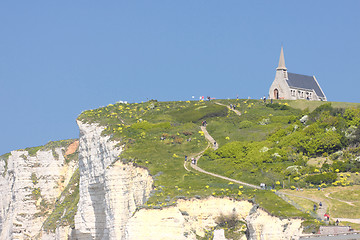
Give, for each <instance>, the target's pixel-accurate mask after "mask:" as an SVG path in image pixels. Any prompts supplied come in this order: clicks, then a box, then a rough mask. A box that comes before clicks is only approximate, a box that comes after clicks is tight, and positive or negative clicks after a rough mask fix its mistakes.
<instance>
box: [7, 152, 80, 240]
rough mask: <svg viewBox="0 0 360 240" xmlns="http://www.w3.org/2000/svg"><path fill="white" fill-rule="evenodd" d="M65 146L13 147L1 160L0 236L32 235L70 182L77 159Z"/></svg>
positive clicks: (19, 237) (8, 237)
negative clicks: (67, 156) (67, 154)
mask: <svg viewBox="0 0 360 240" xmlns="http://www.w3.org/2000/svg"><path fill="white" fill-rule="evenodd" d="M65 150H66V149H65V148H64V147H56V148H52V149H49V150H39V151H34V150H32V151H30V150H29V151H27V150H18V151H12V152H11V154H10V155H9V156H8V157H7V158H6V164H5V161H0V172H1V173H3V174H2V175H0V190H1V195H2V196H1V200H0V239H33V238H35V236H37V235H38V234H39V231H40V229H41V226H42V223H43V222H44V220H45V219H46V217H47V215H48V213H49V211H51V208H52V206H53V204H54V202H55V200H56V198H57V197H58V196H59V195H60V193H61V191H62V190H63V189H64V186H66V185H67V183H68V182H69V180H70V178H71V176H72V174H73V172H74V171H75V169H76V168H77V162H75V161H70V162H69V163H67V161H66V160H65V158H64V154H63V153H64V152H65Z"/></svg>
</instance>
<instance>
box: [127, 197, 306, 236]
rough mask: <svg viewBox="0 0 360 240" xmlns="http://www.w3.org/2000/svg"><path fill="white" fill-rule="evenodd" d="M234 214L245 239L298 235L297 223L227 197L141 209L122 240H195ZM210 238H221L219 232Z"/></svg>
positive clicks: (299, 227) (184, 201) (294, 220)
mask: <svg viewBox="0 0 360 240" xmlns="http://www.w3.org/2000/svg"><path fill="white" fill-rule="evenodd" d="M230 214H236V216H237V218H238V219H239V220H241V221H244V222H246V225H247V227H248V232H249V233H250V234H248V236H246V235H245V234H243V233H241V232H239V236H238V237H239V238H241V239H242V240H245V239H254V240H257V239H259V240H260V239H274V240H275V239H296V236H299V235H300V234H301V232H302V229H301V222H302V221H301V220H299V219H284V220H281V219H279V218H276V217H272V216H270V215H269V214H268V213H266V212H265V211H263V210H260V209H257V208H256V207H255V210H254V205H253V204H251V203H249V202H247V201H234V200H231V199H229V198H214V197H210V198H207V199H202V200H198V199H193V200H179V201H178V202H177V205H176V206H174V207H169V208H164V209H162V210H159V209H141V210H139V211H138V212H136V213H135V214H134V216H133V217H131V218H130V219H129V221H128V223H127V225H126V236H125V238H124V239H126V240H135V239H157V240H158V239H164V240H165V239H179V240H180V239H194V240H195V239H196V235H198V236H201V237H204V236H205V232H206V231H212V230H213V229H214V227H216V226H217V223H216V221H217V219H218V217H219V216H220V215H225V216H228V215H230ZM214 237H215V238H214V239H217V240H220V239H224V238H225V236H224V234H223V231H221V229H219V230H218V231H217V232H215V234H214Z"/></svg>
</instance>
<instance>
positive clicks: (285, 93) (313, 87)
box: [269, 46, 327, 101]
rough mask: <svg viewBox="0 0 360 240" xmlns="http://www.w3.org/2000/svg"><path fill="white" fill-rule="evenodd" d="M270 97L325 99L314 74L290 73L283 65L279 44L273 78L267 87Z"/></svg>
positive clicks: (283, 60) (282, 51)
mask: <svg viewBox="0 0 360 240" xmlns="http://www.w3.org/2000/svg"><path fill="white" fill-rule="evenodd" d="M269 98H270V99H287V100H297V99H305V100H312V101H327V99H326V96H325V94H324V92H323V90H322V89H321V87H320V85H319V83H318V81H317V80H316V78H315V76H307V75H302V74H296V73H290V72H288V71H287V68H286V67H285V58H284V50H283V47H282V46H281V51H280V58H279V65H278V67H277V68H276V74H275V80H274V82H273V83H272V84H271V87H270V89H269Z"/></svg>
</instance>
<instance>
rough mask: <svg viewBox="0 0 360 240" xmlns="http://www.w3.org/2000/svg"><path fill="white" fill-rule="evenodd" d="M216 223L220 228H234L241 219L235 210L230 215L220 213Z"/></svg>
mask: <svg viewBox="0 0 360 240" xmlns="http://www.w3.org/2000/svg"><path fill="white" fill-rule="evenodd" d="M215 222H216V223H217V224H218V225H219V226H220V227H228V228H234V227H236V225H237V224H238V223H239V218H238V216H237V214H236V211H235V209H233V211H232V213H230V214H229V215H224V214H223V213H220V216H218V217H217V218H216V220H215Z"/></svg>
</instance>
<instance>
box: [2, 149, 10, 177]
mask: <svg viewBox="0 0 360 240" xmlns="http://www.w3.org/2000/svg"><path fill="white" fill-rule="evenodd" d="M10 155H11V153H5V154H3V155H1V156H0V160H2V161H4V171H3V172H2V173H1V175H2V176H3V177H4V176H5V175H6V172H7V169H8V160H9V157H10Z"/></svg>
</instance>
